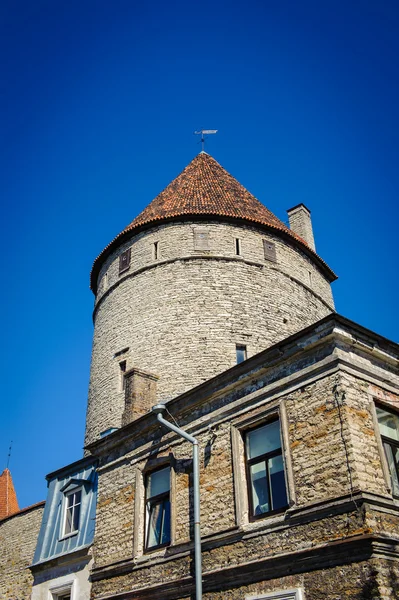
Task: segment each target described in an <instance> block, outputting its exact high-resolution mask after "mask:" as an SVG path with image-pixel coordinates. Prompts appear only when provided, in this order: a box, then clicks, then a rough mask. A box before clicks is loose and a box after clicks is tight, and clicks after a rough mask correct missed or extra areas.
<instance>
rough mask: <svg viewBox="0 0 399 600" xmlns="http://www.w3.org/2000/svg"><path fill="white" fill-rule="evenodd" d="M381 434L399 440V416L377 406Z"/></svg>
mask: <svg viewBox="0 0 399 600" xmlns="http://www.w3.org/2000/svg"><path fill="white" fill-rule="evenodd" d="M376 411H377V417H378V424H379V426H380V433H381V435H383V436H385V437H387V438H390V439H391V440H396V441H398V442H399V416H398V415H394V414H392V413H390V412H387V411H386V410H383V409H382V408H379V407H378V406H377V407H376Z"/></svg>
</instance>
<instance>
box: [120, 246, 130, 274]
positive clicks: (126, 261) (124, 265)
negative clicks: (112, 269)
mask: <svg viewBox="0 0 399 600" xmlns="http://www.w3.org/2000/svg"><path fill="white" fill-rule="evenodd" d="M129 267H130V248H129V249H128V250H125V252H122V254H121V255H120V257H119V275H120V274H121V273H123V272H124V271H127V270H128V268H129Z"/></svg>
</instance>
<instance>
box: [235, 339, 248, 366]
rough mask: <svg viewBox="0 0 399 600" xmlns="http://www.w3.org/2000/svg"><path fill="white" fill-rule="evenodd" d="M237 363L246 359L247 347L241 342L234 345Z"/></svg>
mask: <svg viewBox="0 0 399 600" xmlns="http://www.w3.org/2000/svg"><path fill="white" fill-rule="evenodd" d="M236 358H237V365H238V364H240V363H242V362H244V360H247V347H246V346H244V345H242V344H237V345H236Z"/></svg>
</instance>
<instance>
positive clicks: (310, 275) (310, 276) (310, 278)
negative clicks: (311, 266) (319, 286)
mask: <svg viewBox="0 0 399 600" xmlns="http://www.w3.org/2000/svg"><path fill="white" fill-rule="evenodd" d="M308 274H309V285H310V286H311V285H312V283H313V281H312V271H308Z"/></svg>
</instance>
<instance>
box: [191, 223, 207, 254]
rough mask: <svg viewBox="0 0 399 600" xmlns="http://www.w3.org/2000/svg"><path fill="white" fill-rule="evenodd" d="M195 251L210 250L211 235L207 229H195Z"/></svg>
mask: <svg viewBox="0 0 399 600" xmlns="http://www.w3.org/2000/svg"><path fill="white" fill-rule="evenodd" d="M194 250H209V234H208V231H207V230H206V229H202V228H200V227H196V228H195V229H194Z"/></svg>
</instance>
